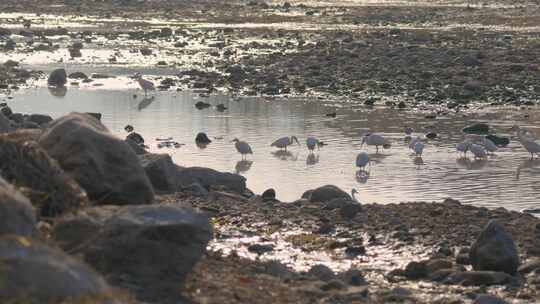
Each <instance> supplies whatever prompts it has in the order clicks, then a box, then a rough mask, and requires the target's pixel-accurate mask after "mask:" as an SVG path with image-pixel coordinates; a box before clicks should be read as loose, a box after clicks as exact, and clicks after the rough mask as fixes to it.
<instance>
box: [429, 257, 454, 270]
mask: <svg viewBox="0 0 540 304" xmlns="http://www.w3.org/2000/svg"><path fill="white" fill-rule="evenodd" d="M426 266H427V271H428V273H434V272H436V271H438V270H441V269H450V268H452V267H453V266H454V264H453V263H452V262H451V261H449V260H445V259H433V260H429V261H428V262H427V265H426Z"/></svg>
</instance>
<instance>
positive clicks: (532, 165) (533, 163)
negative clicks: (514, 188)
mask: <svg viewBox="0 0 540 304" xmlns="http://www.w3.org/2000/svg"><path fill="white" fill-rule="evenodd" d="M539 167H540V159H538V158H535V159H531V158H528V159H526V160H524V161H523V162H522V163H521V164H519V166H518V167H517V170H516V179H517V180H519V176H520V175H521V170H523V169H531V171H536V173H540V168H539Z"/></svg>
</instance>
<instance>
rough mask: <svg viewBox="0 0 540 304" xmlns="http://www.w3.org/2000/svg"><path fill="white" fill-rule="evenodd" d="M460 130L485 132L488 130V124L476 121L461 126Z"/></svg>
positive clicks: (472, 132) (477, 132)
mask: <svg viewBox="0 0 540 304" xmlns="http://www.w3.org/2000/svg"><path fill="white" fill-rule="evenodd" d="M461 131H462V132H463V133H467V134H486V133H488V132H489V125H487V124H485V123H476V124H473V125H471V126H467V127H465V128H463V129H462V130H461Z"/></svg>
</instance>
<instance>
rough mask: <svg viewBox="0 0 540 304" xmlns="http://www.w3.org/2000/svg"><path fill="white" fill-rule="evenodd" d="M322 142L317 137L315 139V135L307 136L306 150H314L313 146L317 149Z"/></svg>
mask: <svg viewBox="0 0 540 304" xmlns="http://www.w3.org/2000/svg"><path fill="white" fill-rule="evenodd" d="M322 145H323V144H322V142H320V141H319V140H318V139H316V138H315V137H308V138H307V139H306V146H307V147H308V150H309V151H310V152H313V150H315V147H317V150H319V148H320V147H321V146H322Z"/></svg>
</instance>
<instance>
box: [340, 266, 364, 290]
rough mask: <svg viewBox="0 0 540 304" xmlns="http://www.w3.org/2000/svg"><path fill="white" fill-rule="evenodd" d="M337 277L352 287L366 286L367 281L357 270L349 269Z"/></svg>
mask: <svg viewBox="0 0 540 304" xmlns="http://www.w3.org/2000/svg"><path fill="white" fill-rule="evenodd" d="M338 277H339V278H340V279H341V280H342V281H343V282H345V283H347V284H349V285H352V286H363V285H367V284H368V283H367V281H366V279H365V278H364V276H363V275H362V272H360V270H358V269H349V270H347V271H345V272H342V273H340V274H339V275H338Z"/></svg>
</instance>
